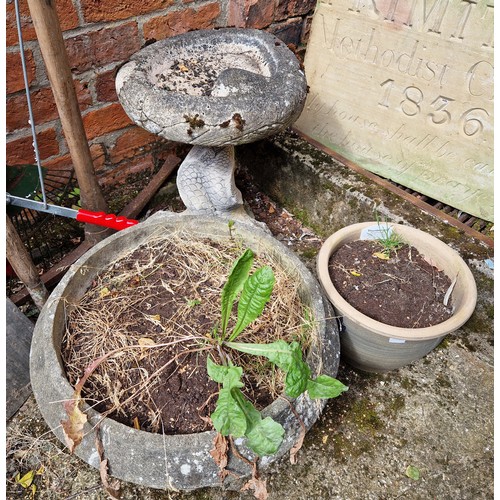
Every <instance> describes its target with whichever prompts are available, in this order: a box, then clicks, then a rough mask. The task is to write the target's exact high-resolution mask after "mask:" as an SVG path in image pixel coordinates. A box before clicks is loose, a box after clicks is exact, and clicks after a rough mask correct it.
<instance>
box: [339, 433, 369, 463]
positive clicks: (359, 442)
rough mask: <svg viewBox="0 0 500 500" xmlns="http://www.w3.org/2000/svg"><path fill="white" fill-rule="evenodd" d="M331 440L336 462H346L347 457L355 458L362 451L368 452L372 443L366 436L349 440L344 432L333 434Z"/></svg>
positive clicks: (362, 452) (361, 453)
mask: <svg viewBox="0 0 500 500" xmlns="http://www.w3.org/2000/svg"><path fill="white" fill-rule="evenodd" d="M332 440H333V457H334V459H335V461H336V462H339V463H346V462H347V460H348V459H349V458H357V457H359V456H361V455H363V454H364V453H370V452H371V451H372V450H373V448H374V445H373V444H372V443H371V442H370V441H369V440H368V439H366V438H361V439H356V441H355V442H354V441H351V440H349V439H348V438H347V437H345V436H344V434H342V433H339V434H335V435H334V436H333V438H332Z"/></svg>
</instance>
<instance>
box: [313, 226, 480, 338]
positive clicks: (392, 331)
mask: <svg viewBox="0 0 500 500" xmlns="http://www.w3.org/2000/svg"><path fill="white" fill-rule="evenodd" d="M377 224H378V222H376V221H373V222H361V223H357V224H352V225H350V226H346V227H344V228H343V229H340V230H339V231H337V232H335V233H333V234H332V235H331V236H329V237H328V238H327V239H326V240H325V242H324V243H323V245H322V247H321V249H320V251H319V253H318V257H317V271H318V279H319V281H320V283H321V285H322V287H323V289H324V291H325V293H326V294H327V296H328V298H329V299H330V301H331V302H332V304H333V306H334V308H335V309H336V310H337V312H339V313H340V314H341V315H342V316H348V317H349V318H350V320H351V321H352V322H354V323H357V324H359V325H363V326H364V327H365V328H367V329H370V330H371V331H373V332H374V333H376V334H379V335H382V336H384V337H388V338H394V339H401V340H405V341H420V340H430V339H435V338H438V337H443V336H445V335H447V334H448V333H451V332H454V331H456V330H458V329H459V328H460V327H461V326H462V325H463V324H464V323H465V322H466V321H467V320H468V319H469V318H470V316H471V315H472V313H473V312H474V309H475V307H476V302H477V287H476V282H475V280H474V276H473V275H472V272H471V270H470V269H469V267H468V266H467V264H466V263H465V262H464V260H463V259H462V258H461V257H460V255H459V254H458V252H456V251H455V250H453V249H452V248H451V247H449V246H448V245H446V244H445V243H444V242H443V241H441V240H439V239H438V238H436V237H434V236H432V235H430V234H429V233H426V232H424V231H421V230H420V229H417V228H414V227H410V226H406V225H402V224H395V223H388V225H389V226H391V227H392V228H394V229H395V230H396V232H398V234H400V235H401V236H402V237H403V238H404V239H405V240H406V242H407V243H409V244H410V245H412V246H414V247H415V248H416V249H417V250H418V251H419V252H421V253H422V254H423V255H424V256H426V257H430V256H429V251H428V248H429V247H432V248H435V249H436V252H438V253H437V254H436V255H438V256H439V258H435V259H434V258H433V260H434V261H435V262H436V263H437V264H438V265H440V267H445V266H443V264H449V263H450V262H454V263H455V267H456V268H457V273H458V275H457V282H456V285H455V290H457V288H458V287H462V288H463V289H464V290H467V293H466V296H465V298H464V300H461V301H460V303H459V304H458V305H457V308H456V310H455V311H454V312H453V315H452V316H451V317H450V318H448V319H447V320H445V321H443V322H442V323H439V324H437V325H434V326H429V327H425V328H402V327H397V326H392V325H387V324H385V323H382V322H380V321H377V320H374V319H372V318H369V317H368V316H366V315H365V314H363V313H361V312H360V311H358V310H357V309H355V308H354V307H353V306H352V305H351V304H349V302H347V301H346V300H345V299H344V298H343V297H342V296H341V295H340V294H339V292H338V291H337V289H336V288H335V287H334V285H333V283H332V281H331V279H330V276H329V273H328V261H329V259H330V256H331V255H332V253H333V252H334V251H335V250H336V249H337V248H339V247H340V246H341V245H342V244H344V243H348V242H350V241H354V240H358V239H359V236H360V233H361V231H362V230H363V229H364V228H367V227H370V226H376V225H377ZM444 270H445V271H446V269H444ZM450 278H451V279H454V276H452V277H450Z"/></svg>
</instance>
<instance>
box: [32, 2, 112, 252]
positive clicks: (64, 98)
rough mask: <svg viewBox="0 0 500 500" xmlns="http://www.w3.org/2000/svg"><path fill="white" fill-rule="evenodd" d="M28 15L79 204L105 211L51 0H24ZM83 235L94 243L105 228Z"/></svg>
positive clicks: (106, 232) (89, 229)
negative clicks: (59, 123)
mask: <svg viewBox="0 0 500 500" xmlns="http://www.w3.org/2000/svg"><path fill="white" fill-rule="evenodd" d="M28 6H29V9H30V12H31V18H32V20H33V25H34V27H35V31H36V34H37V38H38V43H39V44H40V50H41V52H42V56H43V60H44V62H45V67H46V70H47V76H48V78H49V81H50V84H51V88H52V92H53V94H54V100H55V102H56V106H57V110H58V112H59V118H60V119H61V124H62V128H63V132H64V137H65V138H66V142H67V144H68V149H69V152H70V155H71V159H72V161H73V165H74V168H75V174H76V178H77V180H78V185H79V187H80V194H81V198H82V206H83V207H84V208H86V209H88V210H92V211H94V212H108V208H107V204H106V201H105V200H104V196H103V194H102V191H101V188H100V186H99V183H98V182H97V178H96V176H95V172H94V165H93V163H92V157H91V154H90V148H89V145H88V142H87V137H86V135H85V129H84V128H83V121H82V116H81V114H80V108H79V106H78V100H77V97H76V92H75V88H74V86H73V78H72V74H71V68H70V66H69V62H68V55H67V53H66V47H65V46H64V39H63V36H62V31H61V27H60V24H59V19H58V17H57V13H56V9H55V2H54V0H28ZM85 233H86V239H88V240H90V241H91V242H92V243H97V242H98V241H100V240H102V239H103V238H105V237H106V236H108V235H109V234H110V231H109V230H108V229H104V230H103V229H102V228H99V227H97V226H92V225H90V224H89V225H87V226H86V228H85Z"/></svg>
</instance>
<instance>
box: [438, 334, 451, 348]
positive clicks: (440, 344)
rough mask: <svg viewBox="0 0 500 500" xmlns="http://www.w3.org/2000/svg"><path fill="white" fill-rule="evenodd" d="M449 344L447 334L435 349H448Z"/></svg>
mask: <svg viewBox="0 0 500 500" xmlns="http://www.w3.org/2000/svg"><path fill="white" fill-rule="evenodd" d="M450 344H451V340H450V337H448V336H447V337H445V338H444V339H443V340H442V341H441V342H440V343H439V345H438V346H437V347H436V349H448V347H450Z"/></svg>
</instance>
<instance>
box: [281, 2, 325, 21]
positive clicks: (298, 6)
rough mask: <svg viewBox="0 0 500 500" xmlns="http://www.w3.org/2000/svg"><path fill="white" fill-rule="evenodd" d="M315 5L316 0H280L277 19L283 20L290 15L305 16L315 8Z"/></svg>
mask: <svg viewBox="0 0 500 500" xmlns="http://www.w3.org/2000/svg"><path fill="white" fill-rule="evenodd" d="M315 5H316V0H279V1H278V6H277V8H276V14H275V20H276V21H282V20H284V19H287V18H290V17H296V16H304V15H306V14H307V13H308V12H310V11H311V10H312V9H314V7H315Z"/></svg>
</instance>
